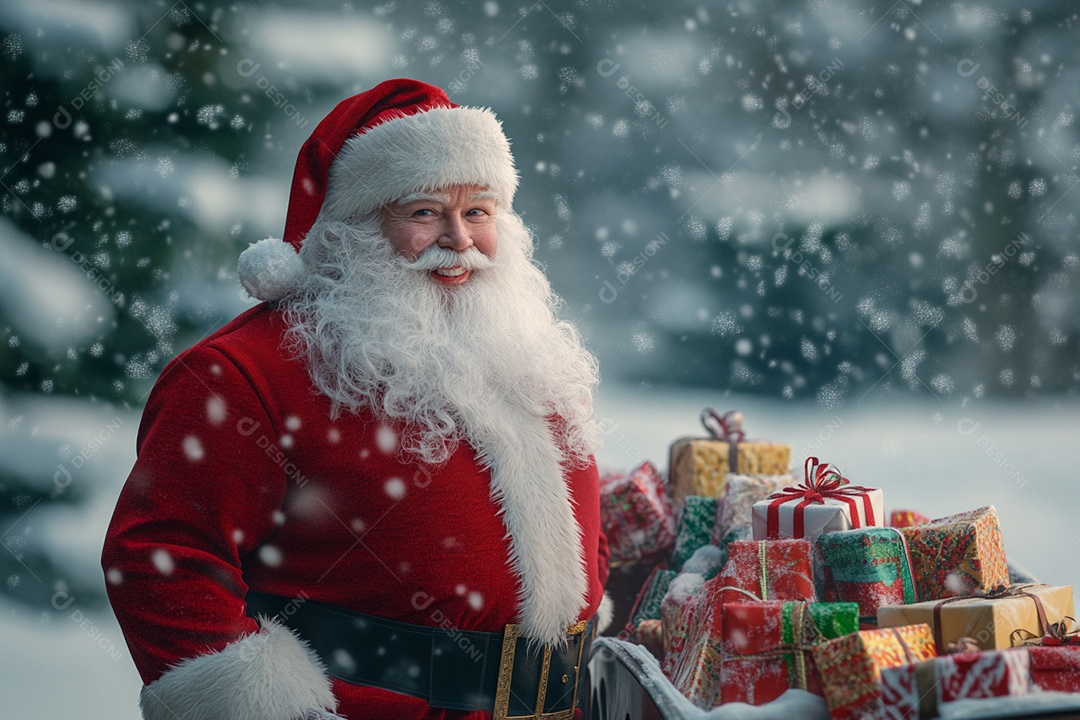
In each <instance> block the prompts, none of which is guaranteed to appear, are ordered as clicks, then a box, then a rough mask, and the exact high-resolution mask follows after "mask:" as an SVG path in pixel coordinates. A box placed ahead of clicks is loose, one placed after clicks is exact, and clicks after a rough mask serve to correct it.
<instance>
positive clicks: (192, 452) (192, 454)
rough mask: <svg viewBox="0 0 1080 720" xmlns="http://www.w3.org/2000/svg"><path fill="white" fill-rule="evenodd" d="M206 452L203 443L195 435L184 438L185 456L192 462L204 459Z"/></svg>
mask: <svg viewBox="0 0 1080 720" xmlns="http://www.w3.org/2000/svg"><path fill="white" fill-rule="evenodd" d="M205 454H206V451H205V450H203V446H202V442H200V441H199V438H197V437H195V436H194V435H188V436H187V437H186V438H184V455H186V456H187V459H188V460H190V461H192V462H198V461H200V460H202V459H203V456H204V455H205Z"/></svg>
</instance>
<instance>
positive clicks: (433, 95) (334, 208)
mask: <svg viewBox="0 0 1080 720" xmlns="http://www.w3.org/2000/svg"><path fill="white" fill-rule="evenodd" d="M517 184H518V175H517V170H516V169H515V168H514V158H513V156H512V155H511V154H510V142H509V140H507V138H506V135H505V134H503V131H502V124H501V123H500V122H499V121H498V120H497V119H496V117H495V114H494V113H493V112H492V111H491V110H489V109H487V108H474V107H462V106H460V105H455V104H454V103H452V102H450V98H448V97H447V96H446V93H444V92H443V91H442V90H441V89H439V88H437V87H435V86H434V85H428V84H427V83H422V82H420V81H418V80H409V79H407V78H400V79H396V80H387V81H386V82H383V83H380V84H378V85H376V86H375V87H374V88H372V89H371V90H368V91H367V92H363V93H360V94H359V95H354V96H353V97H351V98H348V99H346V100H343V101H341V102H340V103H338V105H337V107H335V108H334V109H333V110H331V111H330V114H329V115H327V116H326V117H325V118H324V119H323V121H322V122H320V123H319V125H318V126H317V127H316V128H315V130H314V132H312V133H311V137H309V138H308V139H307V141H306V142H305V143H304V145H303V147H301V148H300V155H299V157H297V159H296V170H295V171H294V172H293V181H292V191H291V193H290V195H289V209H288V215H287V216H286V218H285V237H284V238H283V239H277V238H267V239H265V240H260V241H259V242H257V243H253V244H251V245H250V246H248V248H247V249H246V250H244V252H242V253H241V254H240V260H239V263H238V267H237V269H238V271H239V275H240V282H241V283H242V284H243V285H244V287H245V288H246V289H247V291H248V292H249V293H250V294H251V295H252V296H253V297H255V298H258V299H259V300H277V299H278V298H280V297H282V296H283V295H285V293H286V292H288V291H289V290H290V289H291V288H292V287H293V286H294V285H295V284H296V283H297V281H298V280H299V279H300V277H301V275H303V273H304V264H303V262H302V261H301V260H300V257H299V255H298V254H297V253H298V252H299V250H300V246H301V244H302V243H303V241H304V237H305V236H306V235H307V233H308V231H309V230H311V227H312V225H314V224H315V221H316V220H319V219H325V220H348V219H350V218H354V217H358V216H360V215H364V214H366V213H370V212H372V211H374V210H377V209H378V208H379V207H380V206H382V205H385V204H386V203H389V202H393V201H395V200H398V199H400V198H402V197H404V196H406V195H408V194H409V193H413V192H421V191H425V190H434V189H436V188H441V187H447V186H450V185H482V186H486V187H488V188H489V189H490V190H491V191H492V192H494V193H495V196H496V201H497V202H498V204H499V205H500V206H502V207H510V206H511V205H512V203H513V199H514V192H515V191H516V190H517Z"/></svg>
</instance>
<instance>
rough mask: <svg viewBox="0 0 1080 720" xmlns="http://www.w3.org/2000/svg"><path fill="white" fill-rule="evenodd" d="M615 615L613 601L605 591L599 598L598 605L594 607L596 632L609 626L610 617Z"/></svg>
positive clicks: (598, 632)
mask: <svg viewBox="0 0 1080 720" xmlns="http://www.w3.org/2000/svg"><path fill="white" fill-rule="evenodd" d="M614 615H615V603H613V602H612V601H611V596H610V595H608V594H607V593H606V592H605V593H604V597H603V598H601V600H600V607H598V608H597V609H596V634H597V635H599V634H600V633H602V632H604V631H605V630H607V629H608V628H609V627H611V618H612V617H613V616H614Z"/></svg>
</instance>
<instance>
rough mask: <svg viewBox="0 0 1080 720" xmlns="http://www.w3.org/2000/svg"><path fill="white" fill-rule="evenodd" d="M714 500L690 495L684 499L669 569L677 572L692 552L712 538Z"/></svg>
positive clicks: (714, 514) (714, 511)
mask: <svg viewBox="0 0 1080 720" xmlns="http://www.w3.org/2000/svg"><path fill="white" fill-rule="evenodd" d="M716 502H717V501H716V498H714V497H702V496H700V495H691V496H690V497H688V498H686V502H685V504H684V505H683V508H682V516H681V517H680V518H679V529H678V532H676V533H675V552H674V554H673V555H672V556H671V569H672V570H675V571H679V570H681V569H682V566H683V563H685V562H686V561H687V560H689V559H690V556H691V555H693V554H694V551H695V550H697V549H698V548H700V547H702V546H705V545H708V544H709V543H710V542H712V538H713V525H714V524H715V520H716Z"/></svg>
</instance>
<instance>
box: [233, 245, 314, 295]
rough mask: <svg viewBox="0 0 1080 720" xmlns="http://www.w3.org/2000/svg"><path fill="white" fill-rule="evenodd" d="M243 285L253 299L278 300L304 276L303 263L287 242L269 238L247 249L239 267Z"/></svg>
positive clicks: (241, 256)
mask: <svg viewBox="0 0 1080 720" xmlns="http://www.w3.org/2000/svg"><path fill="white" fill-rule="evenodd" d="M236 271H237V274H238V275H239V276H240V283H241V284H242V285H243V286H244V289H246V290H247V291H248V293H249V294H250V295H251V297H253V298H257V299H259V300H267V301H269V300H278V299H280V298H281V297H282V296H284V295H285V293H287V292H288V291H289V290H291V289H292V288H293V287H294V286H295V285H296V283H297V281H299V280H300V277H301V276H302V275H303V274H304V261H303V260H301V259H300V254H299V253H297V252H296V250H294V249H293V246H292V245H290V244H289V243H287V242H285V241H284V240H280V239H277V238H266V239H265V240H260V241H259V242H257V243H252V244H250V245H248V246H247V249H246V250H244V252H242V253H240V259H239V260H238V261H237V263H236Z"/></svg>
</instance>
